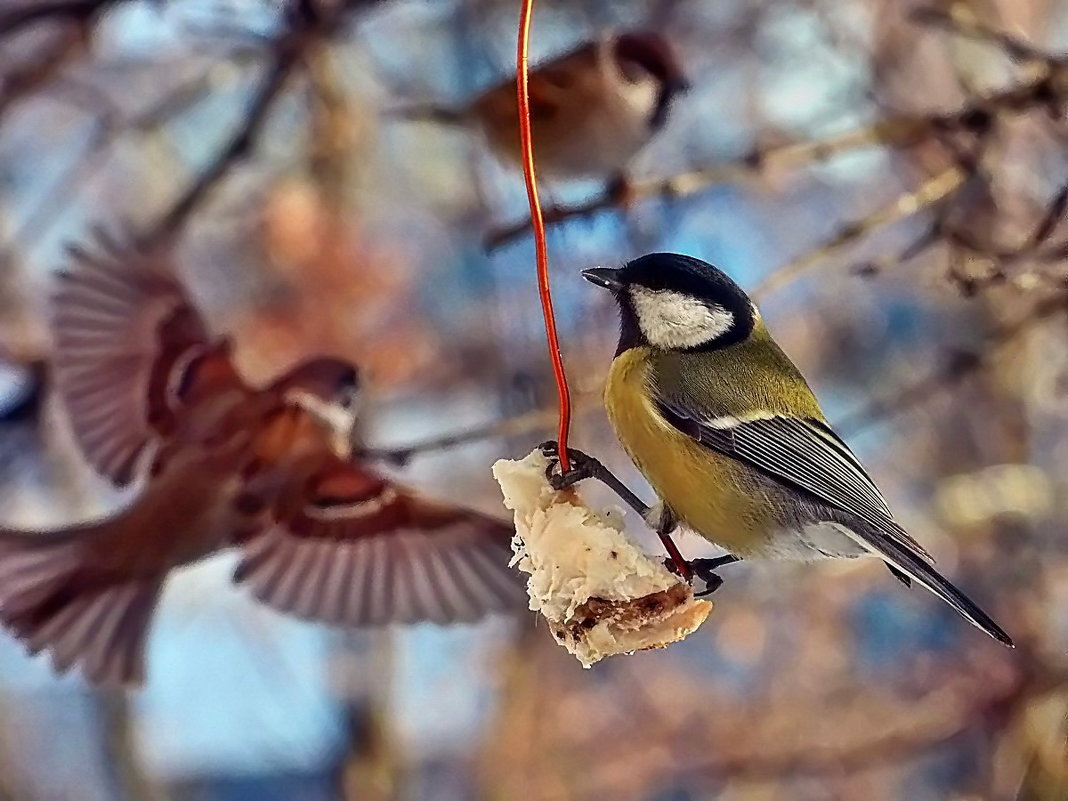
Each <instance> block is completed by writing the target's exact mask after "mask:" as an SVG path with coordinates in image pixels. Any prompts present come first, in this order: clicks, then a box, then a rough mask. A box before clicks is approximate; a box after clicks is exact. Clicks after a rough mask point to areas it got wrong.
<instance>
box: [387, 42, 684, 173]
mask: <svg viewBox="0 0 1068 801" xmlns="http://www.w3.org/2000/svg"><path fill="white" fill-rule="evenodd" d="M687 89H689V82H688V81H687V80H686V76H685V75H684V73H683V71H682V67H681V66H680V64H679V61H678V58H677V57H676V55H675V51H674V49H673V48H672V46H671V44H670V43H669V42H668V41H667V40H666V39H665V38H664V37H663V36H661V35H659V34H657V33H653V32H650V31H627V32H622V33H618V34H614V35H611V36H605V37H602V38H600V39H596V40H593V41H588V42H586V43H584V44H582V45H580V46H579V47H577V48H576V49H574V50H571V51H570V52H567V53H564V54H563V55H560V56H557V57H555V58H553V59H551V60H549V61H547V62H544V63H542V64H540V65H539V66H537V67H536V68H534V69H532V70H531V72H530V81H529V94H530V117H531V127H532V131H533V136H534V156H535V159H536V160H537V167H538V172H539V174H541V175H542V176H544V177H547V178H606V177H608V178H619V177H621V175H622V173H623V171H624V169H625V168H626V166H627V164H628V163H629V162H630V161H631V159H633V158H634V157H635V156H636V155H637V154H638V152H639V151H640V150H641V149H642V148H643V147H645V146H646V145H647V144H648V143H649V141H650V140H651V139H652V138H653V136H654V135H655V134H656V133H657V131H659V130H660V129H661V128H662V127H663V126H664V123H665V122H667V117H668V112H669V111H670V109H671V104H672V102H673V101H674V99H675V97H676V95H678V94H679V93H680V92H684V91H686V90H687ZM394 114H395V115H396V116H401V117H405V118H408V119H428V120H434V121H437V122H443V123H451V124H457V125H464V126H469V127H472V128H477V129H479V130H481V132H482V134H483V136H484V137H485V140H486V142H487V144H488V145H489V147H490V149H491V150H492V151H493V152H494V154H495V155H496V156H497V157H498V158H499V159H500V160H501V161H503V162H504V163H506V164H508V165H514V166H516V167H518V166H519V165H520V164H521V161H520V150H519V121H518V103H517V99H516V86H515V78H514V77H513V78H509V79H508V80H507V81H504V82H502V83H501V84H499V85H497V86H495V87H493V88H491V89H488V90H486V91H485V92H483V93H482V94H480V95H478V96H477V97H475V98H474V99H473V100H471V101H470V102H469V103H467V104H466V105H463V106H460V107H458V108H446V107H437V106H430V105H427V106H412V107H409V108H402V109H398V110H396V111H395V112H394Z"/></svg>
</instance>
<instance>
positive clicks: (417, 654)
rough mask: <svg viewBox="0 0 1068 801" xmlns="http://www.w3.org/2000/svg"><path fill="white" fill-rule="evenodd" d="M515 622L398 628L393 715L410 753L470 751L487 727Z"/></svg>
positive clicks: (427, 754) (420, 755)
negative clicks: (506, 648)
mask: <svg viewBox="0 0 1068 801" xmlns="http://www.w3.org/2000/svg"><path fill="white" fill-rule="evenodd" d="M513 631H514V625H513V624H512V623H511V621H509V620H507V619H504V618H490V619H488V620H485V621H482V622H480V623H477V624H471V625H461V626H450V627H441V626H436V625H433V624H429V623H427V624H422V625H418V626H412V627H409V628H406V629H396V630H395V638H394V641H393V642H394V647H395V652H394V653H395V674H394V679H395V683H394V687H395V690H394V694H393V703H394V713H395V715H396V717H395V721H396V725H397V732H398V734H399V736H400V737H401V738H402V740H403V741H404V743H405V746H406V751H407V752H408V753H412V754H414V755H416V757H417V758H426V757H430V756H434V755H437V754H442V753H448V752H453V751H464V750H469V749H470V746H471V744H472V743H473V742H475V741H476V740H477V739H478V738H479V737H480V736H481V735H482V732H483V730H484V728H485V727H486V725H487V723H488V722H489V721H488V716H489V715H490V712H491V710H492V709H493V701H494V698H495V695H496V691H495V689H494V688H495V687H497V686H498V680H499V678H500V677H499V675H498V674H497V671H498V670H499V669H500V664H501V663H500V660H499V659H497V658H495V657H496V656H497V655H498V654H499V653H503V651H502V648H503V647H504V646H505V645H506V644H507V643H508V642H509V641H510V640H511V638H512V635H513Z"/></svg>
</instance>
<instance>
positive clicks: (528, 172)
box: [515, 0, 571, 471]
mask: <svg viewBox="0 0 1068 801" xmlns="http://www.w3.org/2000/svg"><path fill="white" fill-rule="evenodd" d="M533 11H534V0H522V9H521V11H520V13H519V45H518V47H517V53H516V71H515V76H516V90H517V96H518V101H519V142H520V147H521V148H522V155H523V178H524V179H525V180H526V184H527V202H528V203H529V204H530V222H531V227H532V228H533V231H534V251H535V258H536V261H537V266H538V294H539V295H540V296H541V314H542V317H543V318H544V320H545V339H546V340H547V341H548V344H549V358H550V359H551V360H552V363H553V376H554V378H555V379H556V393H557V396H558V398H559V401H560V423H559V427H558V429H557V435H556V440H557V442H558V443H559V445H560V469H561V470H564V471H566V470H569V469H570V468H571V464H570V462H569V460H568V458H567V436H568V433H569V432H570V430H571V390H570V389H569V388H568V386H567V375H566V374H565V373H564V360H563V358H562V357H561V355H560V340H559V338H558V337H557V334H556V315H555V314H554V313H553V296H552V292H551V290H550V289H549V253H548V246H547V244H546V242H545V220H544V218H543V217H542V213H541V201H540V200H539V199H538V179H537V176H536V175H535V173H534V137H533V136H532V134H531V131H530V96H529V89H528V79H527V72H528V59H527V51H528V49H529V43H530V19H531V16H532V15H533Z"/></svg>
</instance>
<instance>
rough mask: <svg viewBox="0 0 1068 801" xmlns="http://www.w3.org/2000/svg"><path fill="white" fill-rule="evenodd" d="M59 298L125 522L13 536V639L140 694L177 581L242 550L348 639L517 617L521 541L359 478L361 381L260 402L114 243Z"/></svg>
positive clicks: (197, 325) (259, 581)
mask: <svg viewBox="0 0 1068 801" xmlns="http://www.w3.org/2000/svg"><path fill="white" fill-rule="evenodd" d="M72 257H73V259H74V265H73V269H72V270H71V271H70V272H67V273H63V274H61V276H60V288H59V290H58V293H57V295H56V298H55V309H54V312H55V313H54V344H55V362H54V365H53V368H54V380H55V385H56V388H57V390H58V392H59V393H60V395H61V397H62V399H63V400H64V402H65V404H66V407H67V409H68V411H69V414H70V419H71V423H72V425H73V428H74V432H75V435H76V438H77V440H78V442H79V444H80V445H81V448H82V450H83V452H84V454H85V456H86V458H87V459H88V461H89V462H90V463H91V464H92V465H93V466H94V467H95V468H96V470H97V471H98V472H99V473H100V474H101V475H103V476H105V477H106V478H108V479H110V480H111V481H112V483H114V484H115V485H116V486H127V485H130V484H131V483H133V482H135V481H136V482H138V483H139V484H140V492H139V493H138V494H137V496H136V497H135V498H134V500H133V501H131V502H130V504H129V505H128V506H126V507H125V508H123V509H122V510H120V511H119V512H117V513H115V514H114V515H112V516H110V517H108V518H106V519H103V520H98V521H93V522H89V523H84V524H79V525H74V526H70V527H68V528H66V529H63V530H60V531H50V532H22V531H12V530H3V529H0V623H2V624H3V625H4V626H5V627H7V628H8V629H9V630H11V631H12V632H13V633H14V634H15V635H16V636H17V637H19V639H21V640H22V641H23V642H24V643H25V644H26V646H27V648H28V649H29V650H30V651H31V652H32V653H37V652H40V651H48V652H49V653H50V654H51V657H52V661H53V664H54V666H55V668H56V670H57V671H60V672H63V671H66V670H68V669H69V668H71V667H72V666H74V665H80V666H81V670H82V672H83V673H84V674H85V675H86V677H88V678H89V679H90V680H91V681H94V682H99V683H109V684H114V683H127V684H128V683H137V682H140V681H141V680H143V678H144V665H143V663H144V645H145V639H146V635H147V631H148V625H149V621H150V618H151V615H152V611H153V608H154V606H155V604H156V602H157V600H158V599H159V595H160V592H161V590H162V587H163V582H164V581H165V579H166V577H167V574H168V573H169V572H170V571H171V570H172V569H173V568H176V567H179V566H181V565H185V564H189V563H192V562H194V561H197V560H199V559H201V558H203V557H205V556H208V555H209V554H212V553H214V552H216V551H219V550H221V549H224V548H230V547H233V548H237V549H239V551H240V554H241V561H240V563H239V565H238V567H237V570H236V573H235V577H234V578H235V581H238V582H242V583H247V584H248V585H250V587H251V588H252V591H253V593H254V594H255V595H256V597H257V598H258V599H259V600H261V601H263V602H264V603H266V604H268V605H270V606H273V607H274V608H276V609H278V610H280V611H283V612H288V613H291V614H294V615H297V616H298V617H302V618H307V619H313V620H319V621H324V622H327V623H333V624H337V625H342V626H371V625H382V624H387V623H393V622H415V621H422V620H430V621H434V622H439V623H445V622H450V621H457V620H473V619H475V618H478V617H480V616H482V615H484V614H486V613H488V612H492V611H505V610H511V609H519V608H521V607H522V606H523V605H524V604H523V602H524V600H525V592H524V590H523V586H522V582H521V581H520V579H519V576H518V574H517V573H515V572H514V571H513V570H512V569H511V568H510V567H509V566H508V562H509V559H510V557H511V549H510V545H509V543H510V540H511V535H512V529H511V526H510V525H508V524H505V523H501V522H499V521H497V520H495V519H493V518H490V517H486V516H483V515H481V514H478V513H476V512H473V511H469V510H466V509H462V508H458V507H454V506H451V505H448V504H442V503H436V502H432V501H429V500H426V499H423V498H421V497H419V496H418V495H416V494H415V493H413V492H412V491H410V490H408V489H405V488H404V487H401V486H398V485H397V484H395V483H394V482H393V481H391V480H389V479H388V478H385V477H383V476H380V475H378V474H377V473H375V472H374V471H372V470H370V469H368V468H367V467H365V466H363V465H361V464H358V463H354V462H353V461H352V442H351V441H352V437H351V432H352V428H353V424H354V416H355V402H356V398H357V389H358V381H357V371H356V369H355V368H354V367H353V366H352V365H351V364H349V363H347V362H345V361H342V360H339V359H333V358H316V359H311V360H308V361H305V362H303V363H301V364H298V365H297V366H295V367H293V368H292V369H290V370H289V371H288V372H286V373H285V374H284V375H282V376H281V377H280V378H278V379H276V380H275V381H274V382H273V383H271V384H270V385H268V386H266V387H260V388H253V387H251V386H249V385H248V384H246V382H245V381H244V380H243V379H242V377H241V376H240V374H239V373H238V372H237V371H236V369H235V366H234V363H233V361H232V360H231V342H230V341H229V340H228V339H226V338H212V337H211V336H210V335H209V334H208V332H207V329H206V327H205V325H204V322H203V321H202V320H201V318H200V316H199V315H198V313H197V312H196V310H195V309H194V308H193V307H192V305H191V304H190V302H189V300H188V299H187V297H186V295H185V293H184V292H183V290H182V287H181V286H180V284H179V283H178V282H177V281H176V280H175V279H174V277H173V276H172V273H171V270H170V265H169V263H168V259H167V255H166V254H165V253H164V252H162V251H160V250H152V249H149V248H147V247H141V246H137V245H132V244H126V243H120V242H115V241H111V240H109V239H108V238H106V237H102V238H101V247H99V248H98V249H94V251H93V252H90V251H87V250H81V249H74V250H72Z"/></svg>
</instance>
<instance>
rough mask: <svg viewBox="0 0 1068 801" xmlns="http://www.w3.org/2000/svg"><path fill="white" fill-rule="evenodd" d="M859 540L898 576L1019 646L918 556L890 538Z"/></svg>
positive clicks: (992, 633)
mask: <svg viewBox="0 0 1068 801" xmlns="http://www.w3.org/2000/svg"><path fill="white" fill-rule="evenodd" d="M856 538H857V541H858V542H860V544H861V545H863V546H864V547H865V548H867V549H868V550H871V551H873V552H874V553H875V554H876V555H877V556H879V557H881V558H882V559H883V560H884V561H885V562H886V563H887V566H888V567H890V569H891V571H892V572H893V573H894V575H895V576H897V575H898V574H899V573H901V574H903V575H904V576H906V577H908V578H910V579H912V580H913V581H915V582H917V583H918V584H920V585H921V586H922V587H924V588H926V589H927V590H928V591H930V592H932V593H933V594H935V595H936V596H938V597H939V598H941V599H942V600H943V601H945V602H946V603H947V604H949V605H950V606H951V607H953V608H954V609H955V610H956V611H957V613H958V614H959V615H960V616H961V617H963V618H964V619H965V620H967V621H968V622H969V623H971V624H972V625H973V626H975V627H976V628H978V629H980V630H981V631H984V632H986V633H987V634H989V635H990V636H991V637H993V638H994V639H995V640H997V641H998V642H1000V643H1003V644H1004V645H1007V646H1009V648H1015V647H1016V646H1015V644H1014V643H1013V641H1012V638H1011V637H1010V636H1009V635H1008V634H1006V633H1005V630H1004V629H1002V628H1001V626H999V625H998V624H997V623H995V622H994V621H993V619H992V618H991V617H990V615H988V614H987V613H986V612H984V611H983V610H982V609H980V608H979V607H978V606H977V605H976V604H975V602H974V601H972V600H971V599H970V598H969V597H968V596H967V595H965V594H964V593H963V592H961V591H960V590H958V589H957V588H956V587H954V586H953V584H951V583H950V581H949V580H948V579H946V578H945V577H943V576H942V575H941V574H940V573H939V572H938V571H937V570H935V569H934V567H932V566H931V565H930V564H929V563H928V562H927V561H926V560H924V559H923V558H921V557H920V556H919V555H917V554H915V553H912V552H911V551H909V550H908V549H907V548H905V547H903V546H901V545H900V544H898V543H897V542H896V541H894V540H892V539H890V538H889V537H880V538H879V539H878V540H877V541H875V542H873V541H872V540H869V539H868V538H867V537H861V536H860V535H856Z"/></svg>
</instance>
